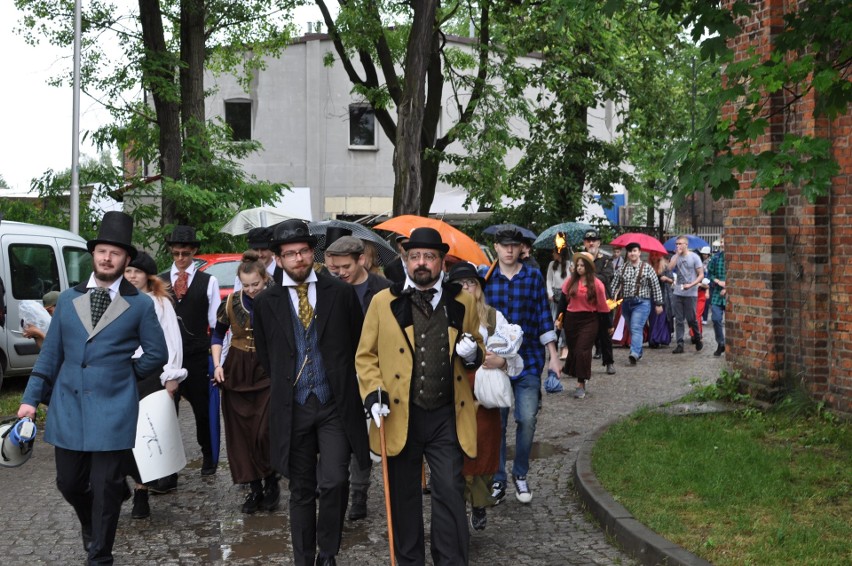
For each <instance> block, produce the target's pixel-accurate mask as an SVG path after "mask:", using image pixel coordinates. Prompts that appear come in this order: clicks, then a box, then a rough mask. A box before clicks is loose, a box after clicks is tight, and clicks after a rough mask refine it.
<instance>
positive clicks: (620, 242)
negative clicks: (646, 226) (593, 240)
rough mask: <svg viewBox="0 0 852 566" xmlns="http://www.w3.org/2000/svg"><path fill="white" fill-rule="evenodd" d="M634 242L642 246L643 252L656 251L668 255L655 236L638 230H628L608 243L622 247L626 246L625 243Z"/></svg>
mask: <svg viewBox="0 0 852 566" xmlns="http://www.w3.org/2000/svg"><path fill="white" fill-rule="evenodd" d="M634 242H635V243H637V244H639V245H640V246H641V247H642V251H643V252H649V253H658V254H663V255H668V253H669V252H667V251H666V248H664V247H663V244H662V243H661V242H660V241H659V240H658V239H657V238H655V237H653V236H649V235H648V234H642V233H639V232H628V233H626V234H622V235H621V236H619V237H618V238H616V239H614V240H613V241H612V242H610V245H613V246H618V247H620V248H623V247H625V246H627V244H632V243H634Z"/></svg>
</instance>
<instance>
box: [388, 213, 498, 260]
mask: <svg viewBox="0 0 852 566" xmlns="http://www.w3.org/2000/svg"><path fill="white" fill-rule="evenodd" d="M373 228H374V229H376V230H387V231H388V232H396V233H397V234H403V235H405V236H408V235H409V234H411V231H412V230H414V229H415V228H434V229H435V230H437V231H438V232H440V234H441V238H442V239H443V240H444V243H445V244H448V245H449V246H450V251H449V252H448V253H449V254H450V255H454V256H456V257H457V258H459V259H463V260H466V261H469V262H471V263H474V264H476V265H486V264H488V263H489V262H488V257H487V256H486V255H485V252H483V251H482V248H480V247H479V244H477V243H476V242H475V241H473V240H472V239H471V238H470V236H468V235H467V234H465V233H464V232H462V231H461V230H459V229H457V228H453V227H452V226H450V225H449V224H447V223H446V222H444V221H443V220H438V219H436V218H426V217H425V216H414V215H413V214H403V215H402V216H395V217H394V218H391V219H390V220H385V221H384V222H382V223H381V224H376V225H375V226H373Z"/></svg>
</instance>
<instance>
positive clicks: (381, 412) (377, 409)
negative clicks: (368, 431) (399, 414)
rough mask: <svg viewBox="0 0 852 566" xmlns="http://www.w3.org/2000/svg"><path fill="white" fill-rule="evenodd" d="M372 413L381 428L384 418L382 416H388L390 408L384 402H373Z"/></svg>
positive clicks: (377, 425)
mask: <svg viewBox="0 0 852 566" xmlns="http://www.w3.org/2000/svg"><path fill="white" fill-rule="evenodd" d="M370 414H371V415H373V420H374V421H376V427H378V428H381V426H382V419H381V418H380V417H386V416H388V415H389V414H390V409H389V408H388V406H387V405H385V404H384V403H381V404H379V403H373V406H372V407H370Z"/></svg>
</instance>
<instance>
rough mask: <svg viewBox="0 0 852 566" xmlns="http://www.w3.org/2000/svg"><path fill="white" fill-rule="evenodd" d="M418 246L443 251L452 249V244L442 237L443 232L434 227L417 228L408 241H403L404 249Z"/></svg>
mask: <svg viewBox="0 0 852 566" xmlns="http://www.w3.org/2000/svg"><path fill="white" fill-rule="evenodd" d="M417 248H425V249H429V250H438V251H439V252H441V253H447V252H448V251H450V246H449V245H447V244H445V243H444V240H442V239H441V233H440V232H438V231H437V230H435V229H434V228H415V229H414V230H412V231H411V236H409V239H408V241H407V242H403V244H402V249H404V250H405V251H408V250H413V249H417Z"/></svg>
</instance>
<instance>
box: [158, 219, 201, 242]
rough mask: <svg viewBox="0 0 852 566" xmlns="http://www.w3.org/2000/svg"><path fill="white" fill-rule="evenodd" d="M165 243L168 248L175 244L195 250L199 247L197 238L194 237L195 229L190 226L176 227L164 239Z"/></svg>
mask: <svg viewBox="0 0 852 566" xmlns="http://www.w3.org/2000/svg"><path fill="white" fill-rule="evenodd" d="M166 243H167V244H169V245H170V246H172V245H175V244H183V245H186V246H192V247H194V248H197V247H199V246H200V245H201V242H199V241H198V238H197V237H196V236H195V228H193V227H192V226H183V225H180V224H179V225H177V226H175V227H174V228H173V229H172V234H171V236H169V237H167V238H166Z"/></svg>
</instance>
